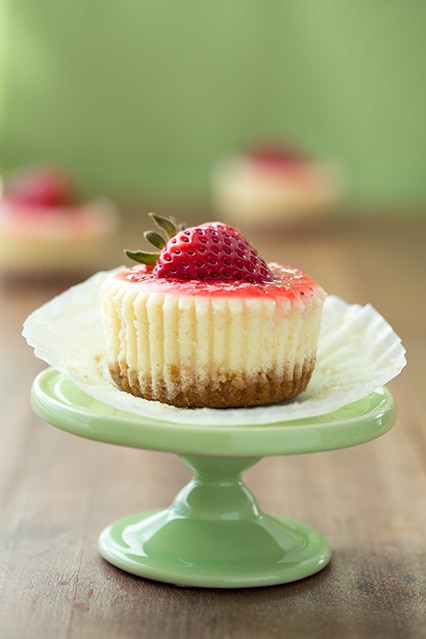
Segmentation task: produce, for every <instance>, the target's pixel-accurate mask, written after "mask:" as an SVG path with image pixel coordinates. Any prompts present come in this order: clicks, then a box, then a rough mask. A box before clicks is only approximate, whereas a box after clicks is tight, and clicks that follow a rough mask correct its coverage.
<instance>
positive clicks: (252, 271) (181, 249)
mask: <svg viewBox="0 0 426 639" xmlns="http://www.w3.org/2000/svg"><path fill="white" fill-rule="evenodd" d="M152 217H153V219H154V220H155V222H156V223H157V225H158V226H160V227H161V228H162V229H163V230H165V231H166V234H167V237H168V241H167V242H166V241H165V240H164V238H163V237H162V236H161V235H159V234H157V233H154V232H151V231H149V232H147V233H145V238H146V239H148V240H149V241H150V242H151V243H153V244H154V245H155V246H156V247H157V248H159V249H161V251H160V252H159V253H145V252H142V251H137V252H132V251H126V254H127V255H128V257H130V258H131V259H134V260H136V261H138V262H142V263H145V264H151V265H154V268H153V274H154V275H155V276H156V277H159V278H163V277H164V278H168V279H176V280H204V281H216V282H249V283H253V284H262V283H264V282H270V281H272V280H273V276H272V274H271V272H270V270H269V268H268V265H267V264H266V262H265V261H264V260H263V259H262V257H261V256H260V255H259V253H258V252H257V251H256V249H254V248H253V247H252V246H251V245H250V244H249V242H248V241H247V240H246V239H245V238H244V237H243V236H242V235H241V233H240V232H239V231H238V230H237V229H234V228H232V227H231V226H228V225H226V224H222V223H221V222H208V223H206V224H201V225H200V226H194V227H192V228H187V229H183V228H180V229H179V228H178V227H177V226H176V225H175V223H174V221H172V220H170V219H169V218H162V217H160V216H155V215H152Z"/></svg>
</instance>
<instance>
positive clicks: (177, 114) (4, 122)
mask: <svg viewBox="0 0 426 639" xmlns="http://www.w3.org/2000/svg"><path fill="white" fill-rule="evenodd" d="M425 27H426V2H425V3H423V2H421V1H420V0H400V1H395V0H381V1H379V0H351V1H350V0H346V1H345V0H281V1H280V0H256V1H255V0H210V1H209V2H208V1H207V0H0V169H1V170H3V171H4V170H8V169H10V168H14V167H16V166H19V165H20V164H25V163H29V162H35V161H48V162H56V163H59V164H62V165H64V166H66V167H67V168H69V169H70V170H72V171H73V172H74V173H75V175H76V177H77V179H78V182H79V185H80V187H81V189H82V190H83V191H86V192H88V193H92V192H93V193H95V192H102V193H103V194H106V195H112V196H114V197H119V198H120V197H123V198H126V199H129V198H130V199H131V198H133V199H141V200H143V199H144V198H151V199H152V198H154V199H155V198H158V199H160V200H162V201H164V200H166V199H175V200H176V201H179V200H180V201H192V202H200V203H202V202H204V201H206V200H207V198H208V193H209V176H210V172H211V170H212V167H213V166H214V165H215V163H216V162H217V161H218V159H220V158H221V157H222V156H223V155H225V154H227V153H228V152H232V151H233V150H235V149H239V148H241V147H244V146H245V145H247V144H249V143H251V142H252V141H253V140H257V139H264V138H271V137H274V138H276V137H280V138H282V139H284V140H288V141H291V142H292V143H293V144H295V145H296V146H300V147H301V148H302V149H304V150H305V151H306V152H308V153H312V154H314V155H317V156H321V157H326V158H329V159H331V160H333V161H334V162H335V163H336V164H338V165H339V166H340V167H341V169H342V171H343V173H344V175H345V176H346V179H347V183H348V195H349V198H350V199H351V200H352V201H354V202H357V203H362V204H371V203H373V204H374V203H383V202H384V203H392V204H397V205H398V204H399V203H405V204H406V203H410V204H413V203H416V204H418V203H419V202H420V203H421V202H423V201H425V200H426V179H425V176H426V124H425V119H426V79H425V61H426V29H425Z"/></svg>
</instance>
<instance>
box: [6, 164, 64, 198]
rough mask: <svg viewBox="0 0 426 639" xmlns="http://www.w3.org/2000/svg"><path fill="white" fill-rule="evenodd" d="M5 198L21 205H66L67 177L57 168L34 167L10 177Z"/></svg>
mask: <svg viewBox="0 0 426 639" xmlns="http://www.w3.org/2000/svg"><path fill="white" fill-rule="evenodd" d="M6 199H7V200H8V201H9V202H11V203H12V204H19V205H21V206H31V207H42V206H43V207H54V206H67V205H68V204H69V203H70V202H71V188H70V184H69V182H68V179H67V178H66V177H65V176H64V175H63V174H62V173H61V172H59V171H58V170H56V169H50V168H40V169H34V170H31V171H26V172H24V173H19V174H16V175H15V176H14V177H13V178H12V180H11V181H10V182H9V183H8V184H7V188H6Z"/></svg>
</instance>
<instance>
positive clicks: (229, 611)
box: [0, 216, 426, 639]
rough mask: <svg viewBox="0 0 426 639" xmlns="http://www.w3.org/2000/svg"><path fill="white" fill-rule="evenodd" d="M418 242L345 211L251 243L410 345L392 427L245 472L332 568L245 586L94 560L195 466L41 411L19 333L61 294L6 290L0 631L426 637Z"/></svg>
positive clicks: (56, 637) (77, 635)
mask: <svg viewBox="0 0 426 639" xmlns="http://www.w3.org/2000/svg"><path fill="white" fill-rule="evenodd" d="M137 234H138V235H139V234H140V233H139V231H138V232H137ZM133 236H134V233H133V229H132V228H130V227H129V229H128V237H129V238H133ZM425 238H426V219H419V218H417V219H409V218H407V217H403V216H401V217H400V218H391V219H389V220H386V222H385V221H384V219H383V218H381V219H378V220H374V219H373V220H367V219H364V218H358V219H356V218H349V219H347V220H344V221H339V222H336V223H334V224H330V225H328V226H326V227H323V228H321V229H316V230H315V231H304V232H294V231H293V232H283V233H281V234H273V235H270V236H268V235H259V236H258V237H257V238H256V244H257V247H258V248H259V249H260V251H261V252H262V253H263V255H264V256H265V257H266V258H267V259H268V260H271V259H274V260H277V261H280V262H285V263H290V264H294V265H296V266H298V267H300V268H302V269H304V270H306V271H307V272H309V273H310V274H311V275H313V276H314V277H315V278H316V279H317V280H318V281H320V282H321V283H322V284H323V286H324V287H325V288H326V289H327V290H328V291H329V292H330V293H334V294H337V295H339V296H341V297H343V298H344V299H345V300H347V301H349V302H351V303H352V302H359V303H361V304H364V303H366V302H370V303H371V304H373V306H375V307H376V308H377V309H378V310H379V311H380V312H381V313H382V314H383V315H384V316H385V317H386V319H387V320H388V321H389V322H390V323H391V324H392V325H393V326H394V328H395V330H396V331H397V332H398V333H399V334H400V335H401V337H402V338H403V342H404V344H405V346H406V348H407V350H408V366H407V368H406V369H405V370H404V372H403V373H402V374H401V375H400V377H399V378H397V379H396V380H394V381H393V382H392V383H391V384H390V388H391V390H392V391H393V393H394V395H395V398H396V401H397V406H398V420H397V424H396V426H395V427H394V428H393V429H392V430H391V431H390V432H389V433H388V434H387V435H385V436H384V437H382V438H380V439H378V440H376V441H373V442H370V443H368V444H364V445H362V446H358V447H355V448H351V449H345V450H339V451H333V452H326V453H317V454H311V455H296V456H292V457H272V458H268V459H264V460H262V461H261V462H260V463H259V464H258V465H257V466H255V467H254V468H252V469H251V470H249V471H247V473H246V474H245V480H246V482H247V484H248V486H249V487H250V488H251V489H252V490H253V492H254V493H255V494H256V496H257V497H258V498H259V502H260V505H261V506H262V507H263V508H264V509H266V510H268V511H271V512H277V513H280V514H285V515H288V516H291V517H295V518H299V519H301V520H303V521H305V522H306V523H308V524H311V525H312V526H314V527H316V528H318V529H319V530H321V531H322V532H323V534H324V535H325V536H326V537H327V538H328V540H329V541H330V543H331V545H332V548H333V556H332V561H331V563H330V565H329V566H328V567H327V568H326V569H324V570H323V571H322V572H321V573H319V574H317V575H315V576H313V577H310V578H308V579H305V580H302V581H300V582H296V583H293V584H288V585H282V586H275V587H267V588H254V589H249V590H236V591H230V590H223V591H222V590H203V589H195V588H178V587H174V586H170V585H166V584H161V583H156V582H153V581H149V580H145V579H140V578H136V577H133V576H131V575H128V574H126V573H124V572H121V571H120V570H118V569H115V568H114V567H112V566H110V565H109V564H107V563H106V562H105V561H103V560H102V559H101V558H100V556H99V555H98V552H97V548H96V543H97V537H98V534H99V532H100V531H101V530H102V528H103V527H104V526H105V525H107V524H108V523H110V522H111V521H113V520H114V519H116V518H117V517H120V516H123V515H127V514H129V513H132V512H136V511H137V510H143V509H149V508H152V507H156V506H167V505H168V504H169V503H170V502H171V500H172V499H173V497H174V495H175V494H176V492H177V490H178V489H179V488H180V487H181V486H183V485H184V484H185V483H186V481H187V480H188V479H189V477H190V472H189V470H188V469H187V468H186V467H185V466H183V464H182V463H181V462H180V461H179V460H178V459H177V458H176V457H174V456H173V455H171V454H165V453H156V452H149V451H137V450H132V449H126V448H121V447H115V446H111V445H107V444H101V443H96V442H91V441H88V440H84V439H80V438H77V437H74V436H72V435H68V434H66V433H63V432H61V431H58V430H56V429H55V428H53V427H52V426H50V425H48V424H46V423H44V422H43V421H42V420H41V419H39V418H38V417H37V416H36V415H34V413H33V412H32V410H31V407H30V399H29V397H30V387H31V383H32V380H33V378H34V376H35V375H36V373H37V372H38V371H39V370H41V369H42V368H43V367H44V365H43V363H42V362H39V361H38V360H36V359H35V357H34V355H33V353H32V351H31V349H29V348H28V347H27V345H26V344H25V342H24V340H23V339H22V337H21V335H20V332H21V325H22V322H23V320H24V319H25V317H26V316H27V314H28V313H29V312H31V310H33V309H34V308H36V307H37V306H39V305H40V304H42V303H43V302H44V301H47V300H48V299H50V298H51V297H52V296H53V295H54V294H56V293H57V292H60V290H63V288H64V283H60V282H56V283H55V282H51V283H45V284H43V285H42V284H39V285H35V284H34V283H33V284H32V285H31V286H26V285H25V283H24V284H20V285H16V283H15V284H14V285H13V286H11V285H8V284H7V283H6V282H3V283H2V285H1V288H0V309H1V312H0V353H1V362H0V399H1V408H2V417H1V422H0V508H1V517H0V544H1V552H0V637H2V638H3V637H4V638H5V639H27V638H28V639H30V638H31V639H89V638H90V639H98V638H99V639H101V638H102V639H128V638H130V637H147V638H148V637H149V638H150V639H167V638H169V637H170V638H173V639H187V638H188V637H197V639H207V638H209V639H240V638H241V639H243V638H244V639H248V638H250V637H253V638H254V637H256V638H260V639H263V638H265V639H266V638H268V639H269V638H271V637H272V638H273V637H284V636H285V637H286V639H293V638H294V639H296V638H297V639H301V638H302V639H303V638H304V637H306V638H308V637H309V638H310V639H316V638H318V639H319V638H320V637H321V638H322V637H329V639H342V638H343V637H344V638H345V639H355V638H356V639H357V638H360V639H361V637H362V638H363V639H368V638H369V637H374V639H393V638H395V639H400V638H402V637H403V638H404V639H411V638H412V639H418V638H420V637H424V636H425V628H426V505H425V500H426V470H425V469H426V426H425V420H424V415H425V413H426V393H425V382H426V373H425V365H424V362H425V360H426V334H425V326H426V301H425V286H424V280H425V275H426V253H425V249H424V244H425ZM121 242H122V238H119V239H118V240H117V255H118V257H117V262H119V261H120V259H121V246H122V245H123V244H121Z"/></svg>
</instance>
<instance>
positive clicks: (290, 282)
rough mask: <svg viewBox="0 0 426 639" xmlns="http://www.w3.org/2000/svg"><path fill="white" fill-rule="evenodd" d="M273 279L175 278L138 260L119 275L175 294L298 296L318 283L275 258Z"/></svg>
mask: <svg viewBox="0 0 426 639" xmlns="http://www.w3.org/2000/svg"><path fill="white" fill-rule="evenodd" d="M268 266H269V269H270V270H271V272H272V274H273V277H274V279H273V281H271V282H264V283H261V284H251V283H248V282H229V281H227V282H220V281H217V280H215V281H211V280H210V281H206V280H204V281H201V280H176V279H171V278H165V277H156V276H155V275H154V274H153V273H152V270H153V267H152V266H147V265H145V264H137V265H136V266H133V267H131V268H128V269H126V270H125V271H122V272H121V273H119V274H118V275H117V276H116V277H118V278H119V279H121V280H123V281H127V282H131V283H132V284H135V285H140V287H141V288H143V289H144V290H145V291H146V292H149V293H156V292H157V293H172V294H176V295H196V296H203V297H204V296H208V297H241V298H247V297H263V298H265V299H268V298H269V299H277V300H279V299H283V298H284V299H285V298H287V299H295V298H298V297H300V296H304V295H306V296H309V295H312V293H313V291H314V290H315V289H317V288H318V284H317V283H316V282H314V280H312V278H311V277H310V276H309V275H306V274H305V273H302V271H299V270H298V269H295V268H293V267H292V266H283V265H281V264H277V263H275V262H272V263H271V264H268Z"/></svg>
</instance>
